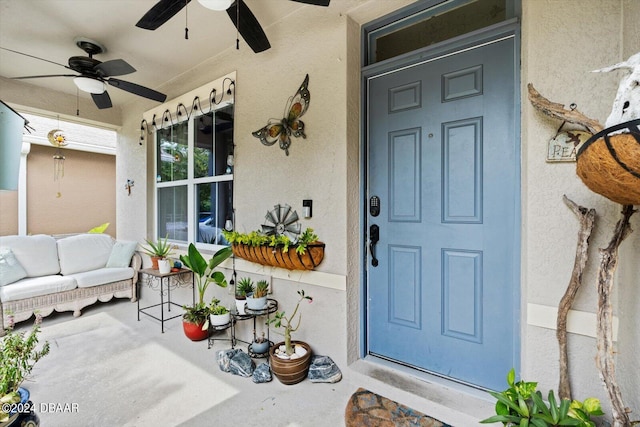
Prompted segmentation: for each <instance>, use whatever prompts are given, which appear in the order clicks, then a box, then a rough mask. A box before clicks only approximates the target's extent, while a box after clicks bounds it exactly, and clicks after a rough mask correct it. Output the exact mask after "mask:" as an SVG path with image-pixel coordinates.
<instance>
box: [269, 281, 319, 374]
mask: <svg viewBox="0 0 640 427" xmlns="http://www.w3.org/2000/svg"><path fill="white" fill-rule="evenodd" d="M298 295H299V296H300V298H299V299H298V302H297V304H296V308H295V309H294V310H293V313H292V314H291V315H290V316H288V317H287V316H285V312H284V311H278V312H276V314H275V315H274V317H273V319H269V324H274V326H275V327H276V328H283V329H284V341H283V342H280V343H278V344H276V345H274V346H273V347H271V349H270V350H269V360H270V363H271V370H272V371H273V374H274V375H275V376H276V377H277V378H278V380H280V382H281V383H283V384H287V385H290V384H297V383H299V382H300V381H302V380H304V379H305V377H306V376H307V372H308V371H309V365H310V363H311V347H309V344H307V343H305V342H302V341H292V340H291V333H292V332H295V331H297V330H298V328H300V321H301V320H302V314H299V313H298V310H299V309H300V303H301V302H302V301H304V300H307V301H309V303H311V302H313V298H311V297H310V296H308V295H306V294H305V293H304V290H302V289H301V290H299V291H298ZM296 315H298V318H297V320H296ZM293 322H295V326H294V325H293Z"/></svg>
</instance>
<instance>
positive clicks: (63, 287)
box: [0, 275, 77, 302]
mask: <svg viewBox="0 0 640 427" xmlns="http://www.w3.org/2000/svg"><path fill="white" fill-rule="evenodd" d="M76 287H77V285H76V281H75V280H74V279H73V277H66V276H58V275H53V276H42V277H28V278H26V279H22V280H20V281H18V282H15V283H11V284H10V285H6V286H2V287H0V300H2V302H7V301H16V300H19V299H25V298H32V297H37V296H40V295H48V294H55V293H58V292H63V291H70V290H71V289H75V288H76Z"/></svg>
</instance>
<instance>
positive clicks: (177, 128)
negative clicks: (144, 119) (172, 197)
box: [156, 122, 188, 182]
mask: <svg viewBox="0 0 640 427" xmlns="http://www.w3.org/2000/svg"><path fill="white" fill-rule="evenodd" d="M187 130H188V123H187V122H182V123H178V124H175V125H173V126H170V127H168V128H166V129H160V130H159V131H158V133H157V144H158V146H157V153H158V159H157V161H158V164H157V167H158V176H157V177H156V180H157V181H158V182H167V181H177V180H181V179H187V167H188V166H187V165H188V157H187V156H188V140H187V138H188V131H187Z"/></svg>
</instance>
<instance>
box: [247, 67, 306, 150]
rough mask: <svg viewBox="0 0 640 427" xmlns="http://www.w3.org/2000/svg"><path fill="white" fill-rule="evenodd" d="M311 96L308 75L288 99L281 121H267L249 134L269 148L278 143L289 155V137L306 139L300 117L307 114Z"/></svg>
mask: <svg viewBox="0 0 640 427" xmlns="http://www.w3.org/2000/svg"><path fill="white" fill-rule="evenodd" d="M310 100H311V94H310V93H309V74H307V76H306V77H305V78H304V81H303V82H302V85H301V86H300V89H298V92H296V94H295V95H294V96H292V97H290V98H289V101H288V102H287V106H286V107H285V109H284V112H285V116H284V118H283V119H281V120H280V119H269V122H268V123H267V125H266V126H265V127H263V128H261V129H259V130H257V131H255V132H252V133H251V134H252V135H253V136H255V137H256V138H258V139H260V142H262V143H263V144H264V145H267V146H271V145H273V144H275V143H276V141H278V142H279V143H280V148H281V149H283V150H284V152H285V153H286V154H287V156H288V155H289V147H290V146H291V136H295V137H296V138H299V137H302V138H306V137H307V135H305V134H304V122H303V121H302V120H300V117H302V116H303V115H304V113H306V112H307V109H308V108H309V101H310Z"/></svg>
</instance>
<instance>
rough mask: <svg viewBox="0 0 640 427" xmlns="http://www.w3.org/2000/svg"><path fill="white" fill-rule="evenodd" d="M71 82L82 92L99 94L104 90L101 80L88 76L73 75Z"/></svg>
mask: <svg viewBox="0 0 640 427" xmlns="http://www.w3.org/2000/svg"><path fill="white" fill-rule="evenodd" d="M73 83H75V85H76V86H77V87H78V89H80V90H81V91H83V92H89V93H95V94H100V93H104V91H105V90H106V89H105V87H104V83H103V82H101V81H100V80H96V79H92V78H89V77H75V78H74V79H73Z"/></svg>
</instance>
